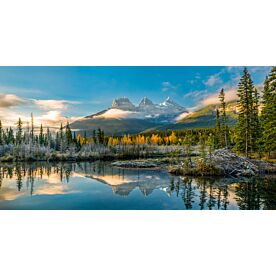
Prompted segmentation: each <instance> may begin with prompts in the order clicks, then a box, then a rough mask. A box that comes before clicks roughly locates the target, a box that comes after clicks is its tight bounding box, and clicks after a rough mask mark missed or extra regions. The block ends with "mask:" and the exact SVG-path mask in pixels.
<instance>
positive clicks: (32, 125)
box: [30, 113, 34, 143]
mask: <svg viewBox="0 0 276 276" xmlns="http://www.w3.org/2000/svg"><path fill="white" fill-rule="evenodd" d="M30 138H31V142H32V143H34V116H33V113H31V133H30Z"/></svg>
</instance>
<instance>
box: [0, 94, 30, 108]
mask: <svg viewBox="0 0 276 276" xmlns="http://www.w3.org/2000/svg"><path fill="white" fill-rule="evenodd" d="M27 103H28V100H26V99H22V98H20V97H18V96H16V95H14V94H5V93H0V108H9V107H12V106H18V105H22V104H27Z"/></svg>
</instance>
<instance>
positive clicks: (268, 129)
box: [261, 67, 276, 156]
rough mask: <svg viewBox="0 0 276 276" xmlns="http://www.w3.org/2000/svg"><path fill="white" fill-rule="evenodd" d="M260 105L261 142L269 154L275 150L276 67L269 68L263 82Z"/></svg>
mask: <svg viewBox="0 0 276 276" xmlns="http://www.w3.org/2000/svg"><path fill="white" fill-rule="evenodd" d="M262 105H263V108H262V113H261V124H262V130H263V132H262V142H263V145H264V150H265V152H266V153H267V154H268V156H270V154H271V153H272V152H275V151H276V67H273V68H272V69H271V72H270V73H269V75H268V77H267V78H266V80H265V82H264V90H263V101H262Z"/></svg>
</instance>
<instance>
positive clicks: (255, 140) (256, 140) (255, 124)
mask: <svg viewBox="0 0 276 276" xmlns="http://www.w3.org/2000/svg"><path fill="white" fill-rule="evenodd" d="M252 99H253V106H252V120H251V124H252V149H253V150H254V151H256V150H258V151H259V153H260V137H261V128H260V118H259V106H260V103H259V102H260V96H259V92H258V90H257V88H255V90H254V93H253V97H252Z"/></svg>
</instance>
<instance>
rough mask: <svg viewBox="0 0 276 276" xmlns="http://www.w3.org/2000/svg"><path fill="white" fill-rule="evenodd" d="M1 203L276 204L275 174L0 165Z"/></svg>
mask: <svg viewBox="0 0 276 276" xmlns="http://www.w3.org/2000/svg"><path fill="white" fill-rule="evenodd" d="M0 209H46V210H47V209H71V210H72V209H108V210H112V209H119V210H120V209H130V210H132V209H154V210H155V209H199V210H200V209H208V210H209V209H210V210H215V209H221V210H229V209H255V210H256V209H276V178H275V177H274V178H273V177H272V178H271V177H270V178H254V179H234V178H231V179H229V178H227V179H226V178H223V179H218V178H188V177H175V176H172V175H170V174H168V173H167V172H166V171H159V170H129V169H119V168H114V167H112V166H110V165H109V164H108V163H103V162H94V163H65V164H49V163H39V164H17V165H10V164H9V165H3V166H0Z"/></svg>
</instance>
